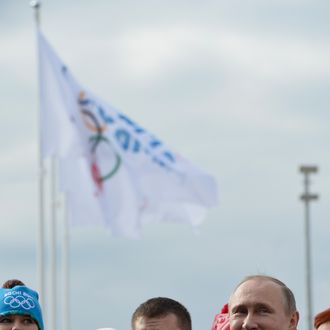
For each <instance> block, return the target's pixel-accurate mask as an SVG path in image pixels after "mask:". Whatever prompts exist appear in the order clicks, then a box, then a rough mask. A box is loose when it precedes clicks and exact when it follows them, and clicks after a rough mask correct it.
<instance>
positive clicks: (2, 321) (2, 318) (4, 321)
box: [0, 316, 11, 323]
mask: <svg viewBox="0 0 330 330" xmlns="http://www.w3.org/2000/svg"><path fill="white" fill-rule="evenodd" d="M10 322H11V319H10V318H9V317H4V316H3V317H0V323H10Z"/></svg>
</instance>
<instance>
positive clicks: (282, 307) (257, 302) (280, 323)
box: [229, 275, 299, 330]
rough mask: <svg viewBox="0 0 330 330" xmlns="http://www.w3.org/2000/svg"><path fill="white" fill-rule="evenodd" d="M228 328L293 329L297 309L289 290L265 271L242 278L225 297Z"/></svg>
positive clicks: (295, 323) (294, 329) (296, 317)
mask: <svg viewBox="0 0 330 330" xmlns="http://www.w3.org/2000/svg"><path fill="white" fill-rule="evenodd" d="M229 317H230V329H231V330H242V329H244V330H259V329H267V330H296V329H297V324H298V321H299V313H298V311H297V309H296V302H295V298H294V295H293V293H292V291H291V290H290V289H289V288H288V287H287V286H286V285H285V284H284V283H283V282H281V281H280V280H278V279H276V278H274V277H271V276H266V275H253V276H248V277H246V278H244V279H243V280H242V281H241V282H240V283H239V284H238V286H237V287H236V288H235V290H234V292H233V293H232V295H231V296H230V299H229Z"/></svg>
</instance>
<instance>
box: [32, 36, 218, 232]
mask: <svg viewBox="0 0 330 330" xmlns="http://www.w3.org/2000/svg"><path fill="white" fill-rule="evenodd" d="M38 40H39V59H40V84H41V86H40V90H41V102H40V103H41V120H40V122H41V134H42V152H43V157H47V156H50V155H53V156H57V157H58V158H59V159H60V161H61V166H60V179H61V186H62V189H63V191H65V192H66V194H67V196H68V209H69V214H70V220H71V222H72V223H73V224H83V223H94V224H95V223H96V224H104V225H106V226H107V227H109V228H110V229H111V231H112V233H113V234H114V235H119V236H127V237H139V235H140V231H141V226H142V225H143V224H144V223H146V222H156V221H175V222H184V223H189V224H192V225H198V224H200V222H201V221H202V219H203V217H204V215H205V211H206V210H207V208H209V207H211V206H214V205H215V204H216V202H217V185H216V182H215V180H214V178H213V177H211V176H209V175H208V174H206V173H204V172H203V171H201V170H200V169H198V168H197V167H195V166H194V165H193V164H191V163H190V162H188V161H187V160H185V159H184V158H183V157H181V156H180V155H179V154H178V153H176V152H175V151H173V149H170V148H169V147H168V146H166V145H165V144H164V143H163V142H162V141H161V140H160V139H158V138H157V137H156V136H154V135H152V134H150V133H149V132H148V131H146V130H145V129H144V128H142V127H141V126H139V125H138V124H137V123H136V122H134V121H132V120H131V119H130V118H129V117H127V116H126V115H125V114H123V113H121V112H120V111H118V110H116V109H115V108H113V107H112V106H110V105H109V104H107V103H105V102H103V101H102V100H101V99H100V98H97V97H96V96H95V95H93V94H92V93H91V92H90V91H88V90H87V89H86V88H84V87H82V86H81V85H80V84H79V83H78V82H77V81H76V80H75V79H74V77H73V76H72V75H71V73H70V71H69V70H68V68H67V67H66V66H65V65H64V64H63V63H62V62H61V60H60V59H59V57H58V56H57V55H56V53H55V52H54V51H53V49H52V48H51V47H50V45H49V44H48V42H47V40H46V39H45V37H44V36H43V35H42V34H41V33H40V32H39V35H38Z"/></svg>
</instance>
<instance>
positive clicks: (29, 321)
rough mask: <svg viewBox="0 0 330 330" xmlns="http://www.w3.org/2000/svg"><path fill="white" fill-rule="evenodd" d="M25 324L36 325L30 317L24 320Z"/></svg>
mask: <svg viewBox="0 0 330 330" xmlns="http://www.w3.org/2000/svg"><path fill="white" fill-rule="evenodd" d="M23 323H24V324H32V323H34V321H33V320H32V319H31V318H30V317H27V318H25V319H24V320H23Z"/></svg>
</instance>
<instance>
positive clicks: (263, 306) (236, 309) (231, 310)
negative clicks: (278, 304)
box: [230, 303, 274, 313]
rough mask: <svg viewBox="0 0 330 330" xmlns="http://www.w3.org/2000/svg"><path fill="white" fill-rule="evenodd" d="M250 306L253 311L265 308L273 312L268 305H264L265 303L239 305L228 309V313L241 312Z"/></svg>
mask: <svg viewBox="0 0 330 330" xmlns="http://www.w3.org/2000/svg"><path fill="white" fill-rule="evenodd" d="M250 306H252V307H253V308H254V309H257V310H258V309H260V308H266V309H269V311H271V312H273V311H274V308H273V307H272V306H271V305H269V304H266V303H252V304H239V305H236V306H233V307H232V308H230V312H231V313H234V312H237V311H238V310H241V309H248V308H249V307H250Z"/></svg>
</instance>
